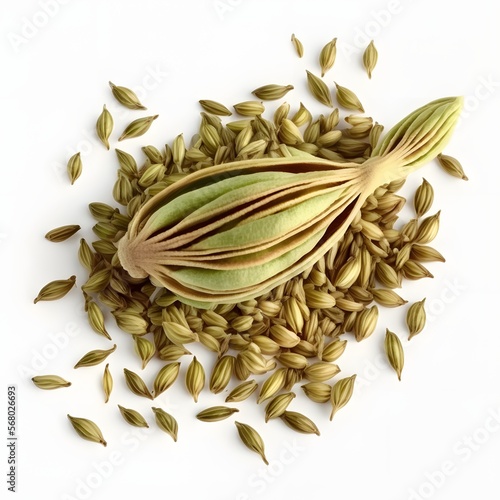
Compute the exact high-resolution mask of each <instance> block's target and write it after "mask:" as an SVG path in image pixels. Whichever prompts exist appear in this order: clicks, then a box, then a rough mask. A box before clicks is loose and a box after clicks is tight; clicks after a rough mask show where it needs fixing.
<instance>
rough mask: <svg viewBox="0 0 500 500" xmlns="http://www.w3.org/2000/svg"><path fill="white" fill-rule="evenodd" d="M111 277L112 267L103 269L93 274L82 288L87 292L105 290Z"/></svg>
mask: <svg viewBox="0 0 500 500" xmlns="http://www.w3.org/2000/svg"><path fill="white" fill-rule="evenodd" d="M110 278H111V269H108V268H106V269H101V270H100V271H96V272H95V273H94V274H92V275H91V276H90V277H89V279H88V280H87V282H86V283H85V284H84V285H82V290H83V291H84V292H86V293H97V292H101V291H102V290H104V289H105V288H106V287H107V286H108V284H109V280H110Z"/></svg>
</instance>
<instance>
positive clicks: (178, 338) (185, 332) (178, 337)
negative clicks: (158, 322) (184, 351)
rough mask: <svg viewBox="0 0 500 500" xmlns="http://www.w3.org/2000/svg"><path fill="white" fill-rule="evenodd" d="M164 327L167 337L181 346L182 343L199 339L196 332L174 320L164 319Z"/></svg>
mask: <svg viewBox="0 0 500 500" xmlns="http://www.w3.org/2000/svg"><path fill="white" fill-rule="evenodd" d="M162 327H163V331H164V332H165V335H166V336H167V338H168V339H169V340H170V341H171V342H173V343H174V344H176V345H179V346H181V345H182V344H188V343H189V342H197V341H198V335H197V334H196V332H193V331H191V329H189V328H188V327H186V326H184V325H181V324H178V323H175V322H173V321H164V322H163V323H162Z"/></svg>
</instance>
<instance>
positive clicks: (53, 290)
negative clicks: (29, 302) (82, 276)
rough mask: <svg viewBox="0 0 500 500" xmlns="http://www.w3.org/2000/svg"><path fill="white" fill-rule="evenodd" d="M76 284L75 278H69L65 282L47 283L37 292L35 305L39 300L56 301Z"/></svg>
mask: <svg viewBox="0 0 500 500" xmlns="http://www.w3.org/2000/svg"><path fill="white" fill-rule="evenodd" d="M75 283H76V276H70V277H69V278H68V279H67V280H55V281H51V282H50V283H47V284H46V285H45V286H44V287H42V289H41V290H40V291H39V292H38V295H37V296H36V298H35V300H34V301H33V302H34V303H35V304H36V303H37V302H40V301H41V300H58V299H61V298H62V297H64V296H65V295H66V294H67V293H68V292H69V291H70V290H71V289H72V288H73V287H74V286H75Z"/></svg>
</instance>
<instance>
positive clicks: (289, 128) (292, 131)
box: [278, 118, 304, 146]
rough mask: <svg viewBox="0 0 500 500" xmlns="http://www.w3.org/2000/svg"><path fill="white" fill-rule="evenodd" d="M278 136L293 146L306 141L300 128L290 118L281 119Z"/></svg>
mask: <svg viewBox="0 0 500 500" xmlns="http://www.w3.org/2000/svg"><path fill="white" fill-rule="evenodd" d="M278 137H279V138H280V140H281V141H283V143H284V144H289V145H292V146H293V145H296V144H300V143H302V142H304V139H303V137H302V133H301V131H300V129H299V128H298V127H297V125H295V123H293V122H292V120H289V119H288V118H284V119H283V120H282V121H281V126H280V130H279V134H278Z"/></svg>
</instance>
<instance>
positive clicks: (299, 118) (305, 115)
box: [277, 103, 312, 127]
mask: <svg viewBox="0 0 500 500" xmlns="http://www.w3.org/2000/svg"><path fill="white" fill-rule="evenodd" d="M280 107H281V106H280ZM288 108H290V106H288ZM287 114H288V111H287ZM283 118H286V116H284V117H283ZM311 121H312V114H311V112H310V111H309V110H308V109H307V108H306V107H305V106H304V105H303V104H302V103H300V107H299V109H298V111H297V112H296V113H295V114H294V115H293V117H292V122H293V123H295V125H297V127H302V126H303V125H305V124H306V123H311ZM279 123H281V120H280V122H279ZM277 125H279V124H277Z"/></svg>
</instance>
